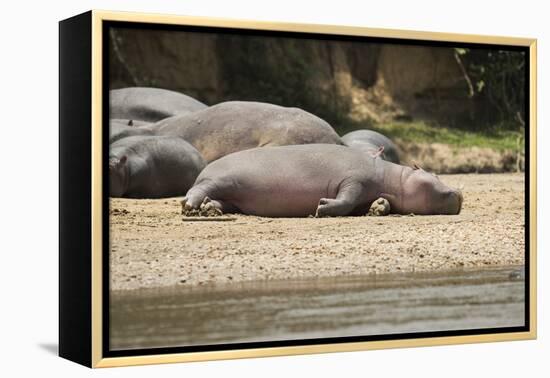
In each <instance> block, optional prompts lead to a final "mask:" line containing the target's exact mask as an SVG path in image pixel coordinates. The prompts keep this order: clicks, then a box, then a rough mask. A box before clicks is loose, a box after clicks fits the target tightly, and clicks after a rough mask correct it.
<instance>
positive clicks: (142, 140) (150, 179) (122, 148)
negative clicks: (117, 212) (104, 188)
mask: <svg viewBox="0 0 550 378" xmlns="http://www.w3.org/2000/svg"><path fill="white" fill-rule="evenodd" d="M204 166H205V162H204V160H203V159H202V157H201V156H200V154H199V152H198V151H197V150H196V149H195V148H194V147H193V146H191V145H190V144H189V143H187V142H186V141H184V140H183V139H180V138H171V137H156V136H131V137H127V138H124V139H120V140H118V141H116V142H114V143H113V144H111V145H110V146H109V186H110V188H109V191H110V195H111V197H127V198H163V197H173V196H178V195H183V194H185V192H187V190H188V189H189V188H190V187H191V186H192V185H193V182H194V181H195V179H196V178H197V176H198V174H199V173H200V171H201V170H202V169H203V168H204Z"/></svg>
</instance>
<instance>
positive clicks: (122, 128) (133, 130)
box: [109, 119, 153, 144]
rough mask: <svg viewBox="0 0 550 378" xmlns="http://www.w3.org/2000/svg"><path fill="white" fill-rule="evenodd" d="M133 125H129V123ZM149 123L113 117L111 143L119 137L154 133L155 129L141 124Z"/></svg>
mask: <svg viewBox="0 0 550 378" xmlns="http://www.w3.org/2000/svg"><path fill="white" fill-rule="evenodd" d="M130 124H131V125H133V126H129V125H130ZM147 125H148V123H145V122H140V121H135V122H133V121H131V120H126V119H112V120H110V121H109V144H111V143H114V142H116V141H117V140H119V139H122V138H127V137H130V136H137V135H153V131H151V130H149V129H147V128H143V127H140V126H147Z"/></svg>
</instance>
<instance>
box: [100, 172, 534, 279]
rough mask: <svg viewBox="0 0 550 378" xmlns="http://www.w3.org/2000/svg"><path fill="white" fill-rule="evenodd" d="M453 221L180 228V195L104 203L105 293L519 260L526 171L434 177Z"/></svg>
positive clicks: (259, 222) (251, 221) (252, 220)
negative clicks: (459, 201)
mask: <svg viewBox="0 0 550 378" xmlns="http://www.w3.org/2000/svg"><path fill="white" fill-rule="evenodd" d="M441 179H442V181H444V182H445V183H447V184H449V185H452V186H458V185H459V184H460V183H463V184H464V185H465V189H464V205H463V211H462V213H461V214H460V215H456V216H387V217H343V218H322V219H316V218H300V219H287V218H283V219H281V218H279V219H276V218H259V217H252V216H243V215H237V216H236V217H237V220H236V221H232V222H182V220H181V215H180V205H179V199H176V198H171V199H163V200H131V199H112V200H111V209H110V214H111V254H110V260H111V261H110V270H111V290H129V289H138V288H153V287H163V286H171V285H204V284H211V283H220V282H224V283H227V282H238V281H248V280H263V279H285V278H290V277H321V276H336V275H344V274H368V273H390V272H411V271H434V270H446V269H455V268H462V267H479V266H496V265H516V264H523V263H524V249H525V244H524V243H525V239H524V230H525V229H524V207H523V206H524V202H525V201H524V175H523V174H487V175H476V174H470V175H442V176H441Z"/></svg>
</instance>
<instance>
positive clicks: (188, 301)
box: [110, 267, 525, 350]
mask: <svg viewBox="0 0 550 378" xmlns="http://www.w3.org/2000/svg"><path fill="white" fill-rule="evenodd" d="M518 269H520V267H506V268H493V269H483V270H463V271H452V272H444V273H411V274H392V275H378V276H373V275H366V276H357V277H349V276H348V277H339V278H322V279H307V280H305V279H301V280H296V279H290V280H284V281H262V282H247V283H243V284H228V285H216V286H211V287H191V288H187V287H175V288H165V289H158V290H135V291H120V292H114V293H112V294H111V331H110V334H111V337H110V343H111V349H112V350H119V349H132V348H154V347H167V346H187V345H205V344H218V343H224V344H225V343H234V342H254V341H273V340H292V339H309V338H319V337H342V336H359V335H380V334H390V333H410V332H426V331H441V330H456V329H475V328H494V327H512V326H523V325H524V314H525V313H524V299H525V298H524V296H525V286H524V278H523V274H522V273H518Z"/></svg>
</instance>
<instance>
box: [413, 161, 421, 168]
mask: <svg viewBox="0 0 550 378" xmlns="http://www.w3.org/2000/svg"><path fill="white" fill-rule="evenodd" d="M413 169H414V170H416V169H422V167H421V166H419V165H418V164H416V162H413Z"/></svg>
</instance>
